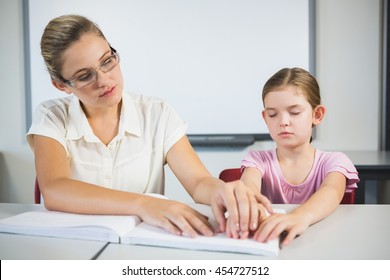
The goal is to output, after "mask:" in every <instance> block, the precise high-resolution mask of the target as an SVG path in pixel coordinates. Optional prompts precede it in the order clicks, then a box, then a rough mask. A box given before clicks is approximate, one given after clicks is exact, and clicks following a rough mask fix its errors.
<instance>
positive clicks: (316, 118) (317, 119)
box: [313, 105, 326, 126]
mask: <svg viewBox="0 0 390 280" xmlns="http://www.w3.org/2000/svg"><path fill="white" fill-rule="evenodd" d="M325 112H326V108H325V106H323V105H318V106H317V107H315V108H314V111H313V126H314V125H318V124H320V123H321V121H322V119H323V118H324V116H325Z"/></svg>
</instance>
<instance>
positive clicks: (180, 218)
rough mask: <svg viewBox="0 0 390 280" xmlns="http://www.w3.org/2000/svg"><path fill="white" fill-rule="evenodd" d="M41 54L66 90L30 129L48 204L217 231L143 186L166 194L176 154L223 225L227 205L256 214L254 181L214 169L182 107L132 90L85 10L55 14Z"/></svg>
mask: <svg viewBox="0 0 390 280" xmlns="http://www.w3.org/2000/svg"><path fill="white" fill-rule="evenodd" d="M41 53H42V56H43V58H44V61H45V64H46V66H47V69H48V71H49V74H50V77H51V80H52V84H53V85H54V87H56V88H57V89H58V90H60V91H62V92H64V93H66V94H68V96H67V97H64V98H59V99H56V100H50V101H46V102H44V103H42V104H41V105H40V106H39V107H38V108H37V109H36V111H35V113H34V116H33V123H32V125H31V128H30V130H29V132H28V133H27V141H28V143H29V145H30V147H31V149H32V150H33V151H34V155H35V166H36V172H37V178H38V181H39V185H40V190H41V192H42V195H43V197H44V203H45V206H46V207H47V208H48V209H50V210H57V211H64V212H74V213H86V214H113V215H115V214H118V215H137V216H139V217H140V218H141V219H142V220H144V221H145V222H147V223H149V224H152V225H155V226H159V227H162V228H164V229H166V230H167V231H169V232H171V233H174V234H183V235H186V236H196V235H197V234H203V235H212V234H213V229H212V227H211V225H210V224H209V222H208V221H207V219H206V218H205V217H204V216H203V215H201V214H200V213H198V212H196V211H194V210H193V209H192V208H190V207H189V206H187V205H185V204H182V203H179V202H176V201H171V200H167V199H162V198H158V197H155V196H148V195H145V194H146V193H157V194H162V193H163V191H164V165H165V164H166V163H168V165H169V167H170V168H171V169H172V170H173V172H174V174H175V175H176V176H177V177H178V179H179V181H180V182H181V183H182V184H183V186H184V187H185V188H186V190H187V191H188V193H189V194H190V195H191V196H192V197H193V199H194V200H195V201H196V202H200V203H205V204H210V205H211V206H212V209H213V212H214V215H215V217H216V220H217V222H219V224H220V228H219V230H221V231H223V230H225V217H224V212H225V211H226V210H227V211H228V212H229V214H230V215H231V216H232V217H234V219H233V221H234V223H238V221H240V220H243V221H246V220H247V219H248V217H249V213H250V211H251V209H252V211H254V210H253V209H255V208H256V207H257V205H256V201H254V200H253V197H252V196H251V194H250V193H249V192H248V190H247V189H246V188H243V187H234V186H230V187H229V186H227V187H226V185H225V184H224V183H223V182H222V181H221V180H218V179H216V178H213V177H212V176H211V175H210V173H209V172H208V171H207V169H206V168H205V166H204V165H203V164H202V162H201V161H200V160H199V158H198V157H197V155H196V153H195V151H194V150H193V148H192V146H191V145H190V143H189V141H188V139H187V137H186V135H185V131H186V125H185V123H184V122H183V121H182V120H181V119H180V118H179V117H178V115H177V114H176V113H175V112H174V110H173V109H172V108H171V107H170V106H169V105H168V104H166V103H165V102H164V101H162V100H160V99H157V98H151V97H145V96H139V95H131V94H127V93H124V91H123V78H122V73H121V68H120V58H119V54H118V52H117V51H116V50H115V49H114V48H113V47H112V46H111V45H110V44H109V43H108V41H107V40H106V38H105V36H104V35H103V33H102V31H101V30H100V29H99V28H98V26H97V25H96V24H95V23H93V22H91V21H90V20H88V19H87V18H85V17H82V16H77V15H65V16H60V17H58V18H55V19H53V20H52V21H50V22H49V24H48V25H47V26H46V28H45V30H44V33H43V36H42V39H41ZM241 204H242V205H245V206H246V208H245V211H241V212H239V209H238V206H237V205H241ZM246 223H247V222H246Z"/></svg>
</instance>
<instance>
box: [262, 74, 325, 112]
mask: <svg viewBox="0 0 390 280" xmlns="http://www.w3.org/2000/svg"><path fill="white" fill-rule="evenodd" d="M289 86H294V87H297V88H299V89H301V91H302V93H303V94H304V96H305V97H306V99H307V101H308V102H309V103H310V105H311V107H312V108H313V109H314V108H316V107H317V106H318V105H321V95H320V88H319V86H318V83H317V80H316V79H315V78H314V77H313V76H312V75H311V74H310V73H309V72H308V71H306V70H304V69H302V68H297V67H296V68H283V69H282V70H280V71H278V72H276V73H275V74H274V75H273V76H272V77H271V78H269V80H268V81H267V82H266V83H265V85H264V87H263V94H262V100H263V104H264V98H265V96H266V95H267V94H268V93H269V92H271V91H275V90H281V89H284V88H286V87H289Z"/></svg>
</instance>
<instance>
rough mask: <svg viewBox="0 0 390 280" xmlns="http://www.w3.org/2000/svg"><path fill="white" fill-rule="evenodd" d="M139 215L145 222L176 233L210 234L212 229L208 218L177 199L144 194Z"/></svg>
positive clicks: (191, 234)
mask: <svg viewBox="0 0 390 280" xmlns="http://www.w3.org/2000/svg"><path fill="white" fill-rule="evenodd" d="M141 208H142V209H140V211H139V213H140V214H139V217H140V218H141V219H142V220H143V221H144V222H146V223H148V224H150V225H153V226H158V227H161V228H163V229H165V230H167V231H168V232H170V233H172V234H176V235H183V236H188V237H196V236H198V235H199V234H201V235H205V236H212V235H213V234H214V229H213V227H212V225H211V224H210V223H209V221H208V218H207V217H206V216H204V215H202V214H201V213H199V212H197V211H196V210H194V209H192V208H191V207H189V206H188V205H185V204H183V203H180V202H178V201H173V200H168V199H161V198H155V197H148V196H145V198H143V201H142V202H141Z"/></svg>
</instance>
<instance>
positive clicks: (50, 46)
mask: <svg viewBox="0 0 390 280" xmlns="http://www.w3.org/2000/svg"><path fill="white" fill-rule="evenodd" d="M87 33H94V34H96V35H98V36H100V37H102V38H104V39H105V40H106V38H105V37H104V35H103V32H102V31H101V30H100V28H99V27H98V26H97V24H95V23H94V22H92V21H90V20H89V19H87V18H85V17H83V16H79V15H63V16H60V17H57V18H54V19H52V20H51V21H50V22H49V23H48V24H47V26H46V28H45V30H44V32H43V35H42V38H41V54H42V57H43V59H44V61H45V64H46V67H47V70H48V71H49V74H50V77H51V78H52V79H53V80H63V78H62V75H61V72H62V64H63V60H62V56H63V53H64V52H65V50H67V49H68V48H69V47H70V46H71V45H72V44H73V43H74V42H76V41H78V40H79V39H80V38H81V37H82V36H83V35H84V34H87Z"/></svg>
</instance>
